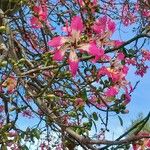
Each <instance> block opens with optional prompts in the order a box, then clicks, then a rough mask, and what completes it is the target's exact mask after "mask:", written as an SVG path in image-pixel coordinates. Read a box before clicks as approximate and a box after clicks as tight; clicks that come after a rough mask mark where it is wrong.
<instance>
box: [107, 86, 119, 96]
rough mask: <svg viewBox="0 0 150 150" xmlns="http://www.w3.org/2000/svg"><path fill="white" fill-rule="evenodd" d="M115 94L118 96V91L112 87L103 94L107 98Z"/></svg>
mask: <svg viewBox="0 0 150 150" xmlns="http://www.w3.org/2000/svg"><path fill="white" fill-rule="evenodd" d="M117 94H118V89H117V88H116V87H112V86H111V87H110V88H109V89H107V91H106V92H105V95H106V96H108V97H112V96H116V95H117Z"/></svg>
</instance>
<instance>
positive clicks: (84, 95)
mask: <svg viewBox="0 0 150 150" xmlns="http://www.w3.org/2000/svg"><path fill="white" fill-rule="evenodd" d="M81 98H82V99H83V100H84V101H87V100H88V98H87V93H86V89H84V90H83V91H82V92H81Z"/></svg>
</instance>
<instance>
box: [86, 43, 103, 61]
mask: <svg viewBox="0 0 150 150" xmlns="http://www.w3.org/2000/svg"><path fill="white" fill-rule="evenodd" d="M88 53H89V54H90V55H93V56H95V57H98V58H99V57H101V56H103V55H104V50H103V49H99V48H98V47H97V46H96V44H95V43H94V42H92V43H91V44H90V47H89V50H88Z"/></svg>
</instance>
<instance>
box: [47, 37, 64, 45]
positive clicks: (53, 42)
mask: <svg viewBox="0 0 150 150" xmlns="http://www.w3.org/2000/svg"><path fill="white" fill-rule="evenodd" d="M63 43H64V42H63V37H61V36H57V37H54V38H53V39H52V40H51V41H49V42H48V45H49V46H52V47H58V46H61V45H62V44H63Z"/></svg>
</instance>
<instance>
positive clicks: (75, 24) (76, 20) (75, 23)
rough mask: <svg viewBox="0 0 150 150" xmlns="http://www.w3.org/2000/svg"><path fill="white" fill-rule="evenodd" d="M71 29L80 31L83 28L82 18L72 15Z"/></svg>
mask: <svg viewBox="0 0 150 150" xmlns="http://www.w3.org/2000/svg"><path fill="white" fill-rule="evenodd" d="M71 29H72V30H76V31H80V32H82V30H83V23H82V19H81V17H79V16H74V17H73V18H72V21H71Z"/></svg>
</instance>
